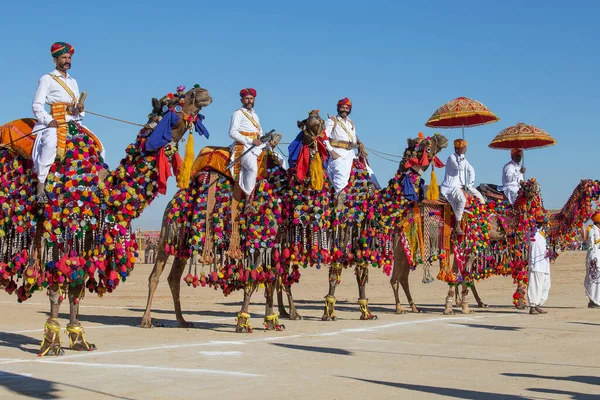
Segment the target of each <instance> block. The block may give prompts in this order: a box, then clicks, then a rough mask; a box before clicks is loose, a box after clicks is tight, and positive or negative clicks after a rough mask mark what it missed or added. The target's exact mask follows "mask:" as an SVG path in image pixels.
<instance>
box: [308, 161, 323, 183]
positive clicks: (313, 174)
mask: <svg viewBox="0 0 600 400" xmlns="http://www.w3.org/2000/svg"><path fill="white" fill-rule="evenodd" d="M308 170H309V174H310V185H311V186H312V188H313V189H314V190H317V191H318V190H321V189H323V162H322V161H321V155H320V154H319V153H318V152H317V153H316V154H315V156H314V157H313V158H312V160H310V164H309V167H308Z"/></svg>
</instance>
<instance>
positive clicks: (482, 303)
mask: <svg viewBox="0 0 600 400" xmlns="http://www.w3.org/2000/svg"><path fill="white" fill-rule="evenodd" d="M471 291H472V292H473V297H475V301H476V302H477V307H479V308H487V307H488V305H487V304H485V303H484V302H483V301H481V297H479V293H477V288H476V287H475V282H473V286H471Z"/></svg>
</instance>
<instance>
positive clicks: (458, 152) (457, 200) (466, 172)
mask: <svg viewBox="0 0 600 400" xmlns="http://www.w3.org/2000/svg"><path fill="white" fill-rule="evenodd" d="M467 144H468V143H467V141H466V140H464V139H456V140H455V141H454V154H451V155H450V157H448V161H446V175H445V176H444V181H443V182H442V185H441V187H440V191H441V193H442V194H443V195H444V197H445V198H446V200H448V202H449V203H450V205H451V206H452V210H453V211H454V216H455V217H456V233H457V234H458V235H463V234H464V232H463V230H462V228H461V226H460V224H461V221H462V216H463V212H464V211H465V205H466V204H467V196H466V194H470V195H472V196H477V197H478V198H479V200H480V201H481V202H482V203H483V202H485V200H484V199H483V196H482V195H481V193H479V191H478V190H477V189H475V186H474V185H475V169H474V168H473V167H472V166H471V164H470V163H469V162H468V161H467V159H466V158H465V153H466V152H467Z"/></svg>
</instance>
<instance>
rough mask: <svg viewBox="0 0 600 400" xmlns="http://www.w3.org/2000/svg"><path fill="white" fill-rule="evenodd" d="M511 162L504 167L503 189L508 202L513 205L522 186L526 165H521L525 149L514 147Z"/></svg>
mask: <svg viewBox="0 0 600 400" xmlns="http://www.w3.org/2000/svg"><path fill="white" fill-rule="evenodd" d="M510 158H511V160H510V162H508V163H507V164H506V165H504V168H502V189H503V191H504V195H505V196H506V198H507V199H508V202H509V203H510V204H511V205H512V204H515V200H517V194H518V193H519V189H520V188H521V182H522V181H523V174H524V173H525V167H522V166H521V159H522V158H523V151H522V150H521V149H512V150H511V152H510Z"/></svg>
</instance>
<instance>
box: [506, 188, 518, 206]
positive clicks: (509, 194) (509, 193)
mask: <svg viewBox="0 0 600 400" xmlns="http://www.w3.org/2000/svg"><path fill="white" fill-rule="evenodd" d="M517 194H519V189H518V188H511V187H505V188H504V195H505V196H506V198H507V199H508V202H509V203H510V204H511V205H512V204H515V201H516V200H517Z"/></svg>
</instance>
